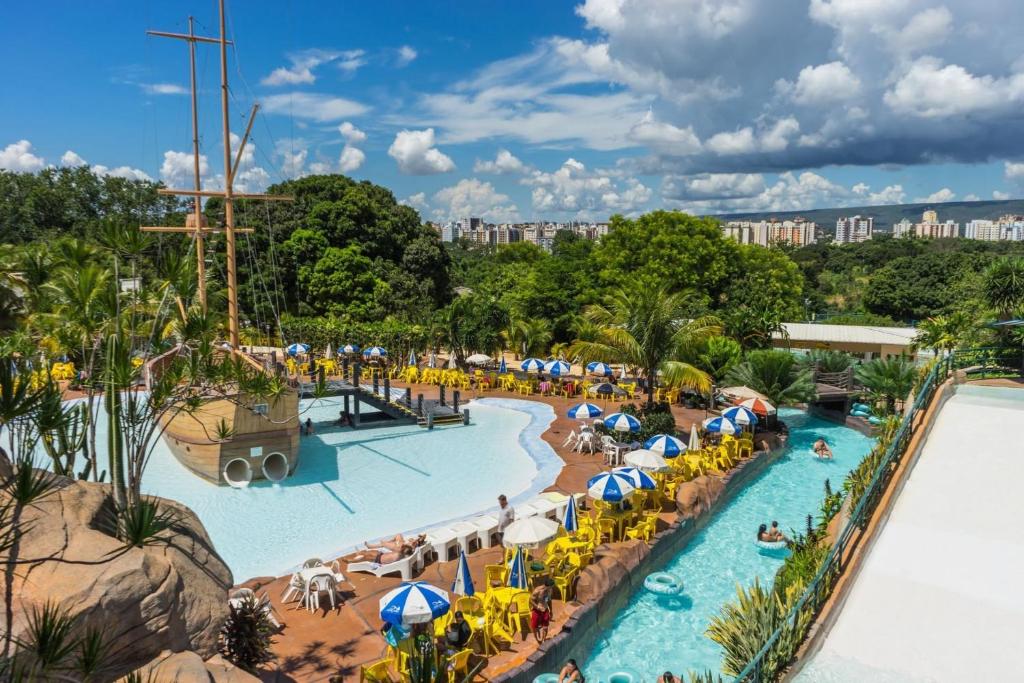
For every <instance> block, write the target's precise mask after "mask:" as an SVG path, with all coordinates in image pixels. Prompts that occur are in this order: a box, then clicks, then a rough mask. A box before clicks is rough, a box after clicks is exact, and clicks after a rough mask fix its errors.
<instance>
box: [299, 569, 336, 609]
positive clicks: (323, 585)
mask: <svg viewBox="0 0 1024 683" xmlns="http://www.w3.org/2000/svg"><path fill="white" fill-rule="evenodd" d="M336 590H337V585H336V584H335V582H334V577H333V576H331V575H330V574H321V575H320V576H314V577H313V579H312V580H311V581H310V582H309V593H308V594H307V595H306V609H308V610H309V611H310V612H315V611H316V610H318V609H320V593H327V594H328V595H329V596H330V598H331V609H332V610H333V609H336V603H335V599H334V594H335V591H336Z"/></svg>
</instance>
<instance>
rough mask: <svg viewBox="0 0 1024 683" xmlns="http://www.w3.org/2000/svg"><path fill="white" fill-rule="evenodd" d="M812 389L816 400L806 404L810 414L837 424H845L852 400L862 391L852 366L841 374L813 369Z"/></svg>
mask: <svg viewBox="0 0 1024 683" xmlns="http://www.w3.org/2000/svg"><path fill="white" fill-rule="evenodd" d="M814 387H815V389H816V390H817V392H818V396H817V398H815V399H814V400H813V401H811V403H810V404H808V406H807V407H808V409H809V410H810V412H812V413H815V414H817V415H821V416H823V417H827V418H829V419H832V420H837V421H839V422H845V421H846V416H847V414H849V412H850V408H851V407H852V404H853V401H852V398H853V397H854V396H856V395H857V394H859V393H861V392H862V391H863V387H862V386H861V385H860V383H859V382H857V378H856V376H855V375H854V373H853V366H850V367H849V368H847V369H846V370H843V371H842V372H821V371H820V370H819V369H818V367H817V366H815V368H814Z"/></svg>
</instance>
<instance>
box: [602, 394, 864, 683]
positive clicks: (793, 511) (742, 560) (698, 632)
mask: <svg viewBox="0 0 1024 683" xmlns="http://www.w3.org/2000/svg"><path fill="white" fill-rule="evenodd" d="M780 417H781V418H783V419H784V420H785V422H786V423H787V425H788V426H789V443H788V446H787V448H786V451H785V453H783V454H782V455H781V456H780V457H779V459H778V460H777V461H776V462H774V463H773V464H772V465H771V466H769V467H768V468H767V469H766V470H765V472H764V473H762V474H761V475H759V476H758V477H757V478H756V479H754V480H753V481H751V482H750V483H749V484H747V486H746V487H745V488H744V489H743V490H742V491H741V492H739V493H738V494H736V495H735V496H734V497H733V498H732V499H731V500H730V501H729V502H728V503H727V504H726V505H725V507H723V508H722V509H721V511H719V513H718V514H717V515H716V516H715V517H714V519H713V520H712V521H711V522H710V523H709V524H708V525H707V526H706V527H705V528H704V529H703V530H702V531H700V532H699V533H698V534H696V535H695V536H694V538H693V539H692V540H691V541H690V543H689V544H688V545H687V547H686V548H685V549H684V550H683V551H682V552H681V553H680V554H679V555H677V556H676V557H675V558H674V559H673V560H671V561H670V562H669V563H668V564H667V565H666V566H665V567H664V568H663V569H664V571H667V572H670V573H672V574H675V575H676V576H678V577H681V578H682V580H683V591H682V593H680V594H679V595H677V596H671V597H666V596H658V595H655V594H654V593H651V592H649V591H646V590H644V589H642V588H641V589H640V590H639V591H638V592H637V593H636V595H634V596H633V598H632V599H631V600H630V602H629V603H628V604H627V606H626V607H624V608H623V610H622V611H621V612H620V613H619V614H618V616H617V617H616V618H615V620H614V622H613V624H612V626H611V627H609V628H608V629H607V630H606V632H605V633H603V634H602V635H601V637H600V638H599V639H598V642H597V643H596V644H595V646H594V648H593V650H592V651H591V653H590V655H589V656H588V657H586V658H585V659H586V661H585V664H584V667H583V669H584V673H585V674H586V677H587V680H588V681H594V682H597V681H608V680H609V677H610V675H611V674H613V673H614V672H616V671H628V672H630V673H632V674H633V675H634V676H635V677H638V679H639V680H641V681H645V682H649V683H654V681H656V680H657V678H658V676H659V675H660V674H661V673H663V672H664V671H672V672H673V673H675V674H676V675H679V674H685V673H686V672H687V671H688V670H695V671H704V670H706V669H710V670H711V671H714V672H716V673H717V672H719V671H720V668H721V660H722V650H721V648H720V647H719V645H718V644H717V643H715V642H713V641H712V640H711V639H710V638H708V637H707V636H706V635H705V631H706V630H707V627H708V625H709V624H710V622H711V617H712V616H714V615H715V614H717V613H718V612H719V611H720V610H721V608H722V606H723V605H724V604H725V603H726V602H727V601H729V600H731V599H733V598H734V597H735V595H736V586H737V584H741V585H743V586H748V585H750V584H752V583H753V582H754V578H755V577H760V578H761V581H762V582H767V583H768V584H770V582H771V580H772V578H773V576H774V575H775V571H776V570H777V569H778V567H779V566H780V565H781V564H782V555H780V554H778V553H777V552H776V553H773V552H771V551H760V549H759V548H758V547H757V546H756V545H755V543H754V542H755V537H756V533H757V527H758V525H759V524H761V523H770V522H771V521H772V520H778V522H779V527H780V528H781V529H783V531H784V532H786V533H787V534H789V533H790V530H791V529H792V530H796V531H798V532H802V531H803V530H805V529H806V526H807V515H808V514H813V515H815V517H817V515H818V513H819V507H820V505H821V501H822V499H823V498H824V484H825V479H829V480H830V482H831V484H832V486H833V487H834V488H838V487H839V486H840V485H841V484H842V481H843V479H844V477H845V476H846V474H847V472H849V471H850V470H851V469H852V468H853V467H854V466H855V465H856V464H857V463H858V462H860V460H861V459H862V458H863V457H864V456H865V455H866V454H867V453H868V452H869V451H870V449H871V446H872V443H873V440H872V439H869V438H868V437H866V436H864V435H862V434H860V433H859V432H857V431H855V430H853V429H850V428H848V427H843V426H840V425H837V424H835V423H832V422H827V421H824V420H820V419H817V418H814V417H811V416H809V415H808V414H807V413H804V412H802V411H797V410H788V409H783V410H781V411H780ZM819 437H823V438H824V439H825V440H826V441H827V442H828V444H829V445H830V446H831V448H832V452H833V453H834V455H835V458H834V459H833V460H819V459H818V458H816V457H814V455H813V450H812V446H813V444H814V442H815V441H816V440H817V439H818V438H819Z"/></svg>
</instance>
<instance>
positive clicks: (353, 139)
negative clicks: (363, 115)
mask: <svg viewBox="0 0 1024 683" xmlns="http://www.w3.org/2000/svg"><path fill="white" fill-rule="evenodd" d="M338 132H339V133H341V137H343V138H345V142H348V143H351V144H356V143H359V142H363V141H364V140H366V133H364V132H363V131H361V130H359V129H358V128H356V127H355V126H353V125H352V124H351V123H350V122H349V121H345V122H344V123H342V124H341V125H340V126H338Z"/></svg>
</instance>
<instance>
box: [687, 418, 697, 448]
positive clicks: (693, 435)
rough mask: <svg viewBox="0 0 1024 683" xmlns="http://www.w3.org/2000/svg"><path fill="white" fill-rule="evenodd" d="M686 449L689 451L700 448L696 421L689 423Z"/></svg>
mask: <svg viewBox="0 0 1024 683" xmlns="http://www.w3.org/2000/svg"><path fill="white" fill-rule="evenodd" d="M686 450H688V451H691V452H693V451H699V450H700V434H698V433H697V423H696V422H694V423H693V424H691V425H690V440H689V441H687V442H686Z"/></svg>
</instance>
